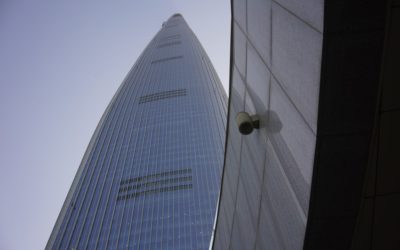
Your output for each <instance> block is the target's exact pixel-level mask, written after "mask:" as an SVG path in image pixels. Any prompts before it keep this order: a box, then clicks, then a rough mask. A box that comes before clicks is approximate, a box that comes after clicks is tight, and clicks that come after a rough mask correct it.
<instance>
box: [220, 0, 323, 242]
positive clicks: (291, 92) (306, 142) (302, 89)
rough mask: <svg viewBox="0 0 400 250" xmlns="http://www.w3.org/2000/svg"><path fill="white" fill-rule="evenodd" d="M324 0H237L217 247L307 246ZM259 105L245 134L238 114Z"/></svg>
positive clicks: (233, 3) (234, 17) (252, 112)
mask: <svg viewBox="0 0 400 250" xmlns="http://www.w3.org/2000/svg"><path fill="white" fill-rule="evenodd" d="M323 7H324V6H323V1H322V0H315V1H290V0H279V1H262V0H247V1H243V0H236V1H233V2H232V8H233V27H232V32H233V33H232V42H233V44H232V45H233V47H232V60H233V61H232V64H231V91H230V98H231V104H230V110H229V125H228V126H229V129H228V141H227V152H226V164H225V171H224V179H223V185H222V194H221V203H220V211H219V217H218V221H217V229H216V235H215V241H214V249H254V248H257V249H301V248H302V246H303V240H304V235H305V230H306V223H307V215H308V206H309V198H310V189H311V180H312V167H313V162H314V151H315V142H316V132H317V112H318V94H319V82H320V70H321V57H322V42H323V39H322V38H323V35H322V32H323ZM243 110H245V111H247V112H248V113H250V114H255V113H257V114H258V115H260V117H261V129H260V130H257V131H254V132H253V133H252V134H250V135H247V136H242V135H241V134H239V133H238V129H237V127H236V124H235V121H234V120H235V116H236V114H237V112H239V111H243Z"/></svg>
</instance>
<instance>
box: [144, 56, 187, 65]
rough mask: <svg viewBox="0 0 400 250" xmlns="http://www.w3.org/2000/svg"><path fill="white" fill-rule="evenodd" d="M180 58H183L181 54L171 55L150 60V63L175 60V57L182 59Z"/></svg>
mask: <svg viewBox="0 0 400 250" xmlns="http://www.w3.org/2000/svg"><path fill="white" fill-rule="evenodd" d="M182 58H183V56H171V57H167V58H162V59H158V60H154V61H152V62H151V64H155V63H161V62H166V61H171V60H176V59H182Z"/></svg>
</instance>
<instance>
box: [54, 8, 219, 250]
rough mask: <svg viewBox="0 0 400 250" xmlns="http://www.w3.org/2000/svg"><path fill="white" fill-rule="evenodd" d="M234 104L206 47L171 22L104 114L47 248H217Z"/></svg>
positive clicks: (180, 24) (176, 17)
mask: <svg viewBox="0 0 400 250" xmlns="http://www.w3.org/2000/svg"><path fill="white" fill-rule="evenodd" d="M138 35H139V34H138ZM105 60H106V59H105ZM226 105H227V97H226V95H225V93H224V90H223V88H222V85H221V83H220V81H219V79H218V77H217V75H216V73H215V71H214V69H213V67H212V65H211V62H210V60H209V59H208V57H207V55H206V53H205V51H204V50H203V48H202V47H201V45H200V43H199V41H198V40H197V38H196V37H195V35H194V33H193V32H192V31H191V30H190V28H189V27H188V25H187V24H186V22H185V21H184V19H183V17H182V16H181V15H179V14H177V15H174V16H172V17H171V18H170V19H169V20H168V21H167V22H165V23H164V24H163V25H162V28H161V30H160V31H159V32H158V33H157V35H156V36H155V37H154V38H153V39H152V41H151V42H150V43H149V45H148V46H147V48H146V49H145V51H144V52H143V54H142V55H141V56H140V58H139V59H138V60H137V62H136V64H135V65H134V66H133V68H132V69H131V71H130V72H129V73H128V75H127V77H126V79H125V80H124V82H123V83H122V85H121V87H120V88H119V90H118V91H117V93H116V95H115V96H114V98H113V100H112V101H111V103H110V105H109V107H108V108H107V110H106V111H105V113H104V115H103V117H102V119H101V121H100V123H99V125H98V127H97V129H96V131H95V134H94V135H93V138H92V140H91V142H90V144H89V146H88V149H87V152H86V153H85V156H84V158H83V160H82V163H81V166H80V167H79V170H78V173H77V175H76V177H75V180H74V182H73V184H72V187H71V190H70V192H69V194H68V196H67V199H66V201H65V203H64V206H63V208H62V211H61V213H60V215H59V218H58V220H57V223H56V225H55V227H54V229H53V233H52V234H51V237H50V239H49V242H48V244H47V247H46V248H47V249H86V248H89V249H95V248H98V249H105V248H107V249H122V248H124V249H128V248H129V249H139V248H140V249H206V248H208V246H209V243H210V238H211V232H212V228H213V224H214V216H215V212H216V205H217V198H218V193H219V187H220V176H221V170H222V165H223V151H224V143H225V122H226V118H225V117H226Z"/></svg>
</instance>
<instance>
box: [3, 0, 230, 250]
mask: <svg viewBox="0 0 400 250" xmlns="http://www.w3.org/2000/svg"><path fill="white" fill-rule="evenodd" d="M177 12H179V13H181V14H182V15H183V16H184V18H185V19H186V21H187V22H188V24H189V26H190V27H191V28H192V30H193V31H194V32H195V33H196V35H197V37H198V38H199V40H200V42H201V43H202V45H203V47H204V48H205V50H206V51H207V53H208V55H209V57H210V59H211V61H212V62H213V64H214V67H215V68H216V70H217V73H218V75H219V76H220V79H221V81H222V83H223V85H224V87H225V89H227V86H228V80H229V76H228V75H229V38H230V37H229V36H230V6H229V0H201V1H194V0H119V1H101V0H96V1H89V0H87V1H76V0H65V1H54V0H48V1H44V0H36V1H32V0H0V169H1V172H0V249H11V250H12V249H43V248H44V246H45V244H46V242H47V240H48V238H49V235H50V232H51V230H52V228H53V226H54V223H55V221H56V218H57V216H58V213H59V212H60V209H61V206H62V204H63V202H64V199H65V197H66V195H67V192H68V190H69V187H70V185H71V183H72V180H73V178H74V176H75V173H76V170H77V168H78V166H79V163H80V161H81V159H82V156H83V154H84V152H85V149H86V147H87V145H88V143H89V140H90V138H91V136H92V134H93V132H94V129H95V127H96V125H97V123H98V121H99V120H100V116H101V115H102V113H103V112H104V110H105V108H106V106H107V104H108V103H109V101H110V100H111V98H112V96H113V95H114V93H115V91H116V89H117V88H118V86H119V85H120V84H121V81H122V80H123V78H124V77H125V75H126V74H127V73H128V71H129V69H130V67H131V66H132V65H133V63H134V62H135V61H136V59H137V58H138V56H139V54H140V53H141V52H142V51H143V49H144V48H145V46H146V45H147V44H148V42H149V41H150V40H151V38H152V37H153V36H154V35H155V34H156V33H157V31H158V30H159V29H160V28H161V24H162V22H163V21H165V20H167V19H168V18H169V17H170V16H171V15H172V14H174V13H177Z"/></svg>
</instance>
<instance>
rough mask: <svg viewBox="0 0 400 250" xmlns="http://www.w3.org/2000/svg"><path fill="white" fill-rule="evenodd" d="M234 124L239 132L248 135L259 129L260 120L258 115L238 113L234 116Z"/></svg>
mask: <svg viewBox="0 0 400 250" xmlns="http://www.w3.org/2000/svg"><path fill="white" fill-rule="evenodd" d="M236 123H237V125H238V128H239V132H240V133H241V134H243V135H248V134H251V132H253V129H259V128H260V118H259V117H258V115H251V116H250V115H249V114H248V113H247V112H239V113H237V115H236Z"/></svg>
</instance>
